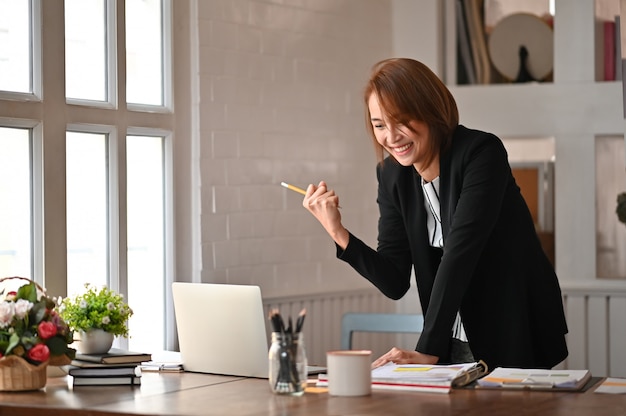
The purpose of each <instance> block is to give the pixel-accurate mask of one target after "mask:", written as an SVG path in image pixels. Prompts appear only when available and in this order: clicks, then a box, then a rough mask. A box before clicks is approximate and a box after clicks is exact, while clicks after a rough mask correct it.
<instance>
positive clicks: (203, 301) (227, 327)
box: [172, 282, 269, 378]
mask: <svg viewBox="0 0 626 416" xmlns="http://www.w3.org/2000/svg"><path fill="white" fill-rule="evenodd" d="M172 293H173V296H174V311H175V314H176V325H177V327H178V342H179V346H180V355H181V359H182V362H183V367H184V368H185V371H192V372H200V373H213V374H225V375H231V376H244V377H258V378H268V375H269V364H268V340H267V333H266V332H265V316H264V315H265V313H264V312H263V303H262V300H261V289H260V288H259V287H258V286H248V285H227V284H213V283H182V282H176V283H173V284H172Z"/></svg>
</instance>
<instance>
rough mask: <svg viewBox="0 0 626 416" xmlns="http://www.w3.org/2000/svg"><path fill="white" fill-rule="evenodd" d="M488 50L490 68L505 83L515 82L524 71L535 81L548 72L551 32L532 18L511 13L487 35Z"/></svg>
mask: <svg viewBox="0 0 626 416" xmlns="http://www.w3.org/2000/svg"><path fill="white" fill-rule="evenodd" d="M488 49H489V56H490V58H491V62H492V63H493V66H494V67H495V69H496V70H497V71H498V72H499V73H500V74H501V75H502V76H504V77H505V78H506V79H508V80H511V81H515V80H517V79H518V76H519V75H520V70H522V71H523V70H524V69H525V70H526V72H527V74H528V75H530V77H532V79H533V80H536V81H543V80H545V79H546V78H548V77H549V76H550V74H551V73H552V67H553V55H554V44H553V31H552V28H551V27H550V25H548V23H546V22H545V21H544V20H542V19H541V18H540V17H538V16H536V15H533V14H529V13H514V14H511V15H508V16H506V17H504V18H503V19H502V20H500V21H499V22H498V23H497V24H496V26H495V27H494V28H493V31H492V32H491V35H490V36H489V41H488Z"/></svg>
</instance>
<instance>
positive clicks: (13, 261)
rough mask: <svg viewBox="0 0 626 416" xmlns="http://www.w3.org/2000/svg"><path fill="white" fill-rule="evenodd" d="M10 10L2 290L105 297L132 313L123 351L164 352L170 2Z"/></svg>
mask: <svg viewBox="0 0 626 416" xmlns="http://www.w3.org/2000/svg"><path fill="white" fill-rule="evenodd" d="M0 10H1V11H2V12H1V13H0V200H1V201H3V203H2V204H0V228H1V229H2V230H3V231H2V233H0V277H2V276H14V275H20V276H27V277H31V278H33V279H34V280H36V281H38V282H39V283H42V284H45V286H46V288H47V290H48V292H49V293H50V294H51V295H53V296H57V295H72V294H74V293H76V292H79V291H82V290H83V285H84V284H85V283H92V284H95V285H108V286H109V287H111V288H113V289H115V290H118V291H119V292H121V293H122V294H124V295H125V296H126V298H127V300H128V303H129V304H130V306H131V307H132V309H133V310H134V311H135V315H134V317H133V318H131V322H130V327H131V338H130V340H129V341H128V342H127V341H125V340H118V345H119V346H122V347H127V348H131V349H143V350H148V349H149V350H151V351H152V350H155V349H159V348H165V347H166V345H165V337H166V334H165V329H164V328H163V327H164V325H158V324H157V325H155V323H160V322H163V323H165V322H166V321H167V320H166V319H165V316H166V304H167V302H166V297H167V290H168V285H167V283H168V282H170V281H171V280H172V275H171V274H172V273H171V270H173V267H172V263H173V261H174V259H173V257H172V250H167V246H168V244H166V241H168V239H169V241H171V240H172V234H173V233H172V226H171V224H173V213H172V209H171V206H172V202H171V201H172V195H170V194H169V193H168V192H167V189H171V187H170V186H168V185H167V184H168V183H171V181H172V179H171V177H172V172H173V169H172V160H171V159H172V158H171V153H172V152H171V137H172V136H173V134H174V133H175V132H174V127H173V126H174V125H175V123H174V114H173V111H172V105H171V97H172V96H173V91H172V88H173V82H172V80H171V78H170V74H171V73H172V71H171V68H170V66H171V58H170V57H171V53H170V52H171V39H170V34H171V33H172V32H171V25H172V23H171V20H172V11H171V0H64V1H48V0H0ZM62 27H64V28H65V32H64V33H59V32H58V31H57V30H55V29H54V28H62ZM119 45H126V48H124V47H120V46H119ZM58 51H65V57H64V58H65V59H61V60H59V56H58V53H57V52H58ZM39 86H41V88H39ZM40 92H41V94H40ZM42 97H45V100H43V99H42ZM15 104H17V106H16V105H15ZM42 110H45V111H42ZM7 201H10V203H7ZM168 270H170V272H168ZM155 326H157V327H160V328H159V330H157V331H154V330H152V329H153V328H154V327H155ZM148 329H150V330H148Z"/></svg>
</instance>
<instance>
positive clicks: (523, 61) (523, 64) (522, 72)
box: [515, 45, 536, 83]
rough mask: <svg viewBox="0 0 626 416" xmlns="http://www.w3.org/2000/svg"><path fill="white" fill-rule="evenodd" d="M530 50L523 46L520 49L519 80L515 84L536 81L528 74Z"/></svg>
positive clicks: (516, 79)
mask: <svg viewBox="0 0 626 416" xmlns="http://www.w3.org/2000/svg"><path fill="white" fill-rule="evenodd" d="M527 65H528V49H526V46H524V45H522V46H520V47H519V71H518V72H517V78H515V82H517V83H520V82H531V81H536V79H535V78H533V76H532V75H531V74H530V72H528V67H527Z"/></svg>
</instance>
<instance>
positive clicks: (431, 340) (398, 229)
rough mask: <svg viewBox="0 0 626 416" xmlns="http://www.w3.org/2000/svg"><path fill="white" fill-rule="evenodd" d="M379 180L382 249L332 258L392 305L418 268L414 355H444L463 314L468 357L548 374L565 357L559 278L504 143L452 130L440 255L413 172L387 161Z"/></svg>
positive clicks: (355, 245) (354, 242) (443, 172)
mask: <svg viewBox="0 0 626 416" xmlns="http://www.w3.org/2000/svg"><path fill="white" fill-rule="evenodd" d="M377 174H378V205H379V210H380V219H379V223H378V248H377V250H376V251H375V250H373V249H371V248H370V247H368V246H367V245H366V244H365V243H363V242H362V241H361V240H359V239H358V238H356V237H355V236H354V235H350V241H349V244H348V246H347V247H346V250H345V251H343V250H341V249H340V248H339V247H337V256H338V257H339V258H340V259H342V260H344V261H346V262H348V263H349V264H350V265H352V267H354V268H355V269H356V270H357V271H358V272H359V273H360V274H361V275H363V276H364V277H365V278H367V279H368V280H369V281H371V282H372V283H373V284H374V285H375V286H376V287H377V288H378V289H379V290H380V291H381V292H382V293H384V294H385V295H386V296H388V297H390V298H392V299H399V298H401V297H402V296H404V294H405V293H406V292H407V290H408V289H409V285H410V277H411V266H413V267H414V271H415V276H416V281H417V288H418V292H419V297H420V303H421V307H422V311H423V313H424V330H423V332H422V334H421V336H420V339H419V341H418V343H417V346H416V351H419V352H422V353H426V354H431V355H436V356H439V357H442V358H443V357H447V356H448V354H449V351H448V348H449V341H450V336H451V328H452V324H453V323H454V319H455V317H456V313H457V311H460V313H461V317H462V320H463V324H464V326H465V332H466V334H467V337H468V340H469V343H470V348H471V350H472V352H473V354H474V357H475V358H476V359H477V360H478V359H482V360H485V362H486V363H487V364H488V365H489V366H490V367H491V368H495V367H496V366H509V367H524V368H551V367H553V366H554V365H556V364H558V363H559V362H561V361H562V360H564V359H565V357H567V346H566V342H565V334H566V333H567V324H566V321H565V314H564V311H563V302H562V297H561V289H560V287H559V283H558V279H557V277H556V274H555V272H554V268H553V267H552V265H551V263H550V261H549V260H548V258H547V257H546V255H545V253H544V252H543V250H542V247H541V244H540V242H539V239H538V237H537V234H536V232H535V228H534V224H533V220H532V217H531V215H530V212H529V210H528V207H527V205H526V203H525V201H524V199H523V198H522V196H521V194H520V190H519V187H518V186H517V185H516V183H515V180H514V178H513V175H512V173H511V168H510V166H509V163H508V159H507V154H506V150H505V149H504V146H503V144H502V142H501V141H500V139H498V138H497V137H496V136H494V135H492V134H489V133H485V132H482V131H478V130H470V129H467V128H465V127H463V126H458V127H457V129H456V130H455V133H454V137H453V140H452V145H451V147H450V149H449V150H447V151H446V152H445V153H443V154H442V155H441V157H440V175H439V181H440V182H439V186H440V189H439V191H440V206H441V217H442V229H443V241H444V249H443V256H441V257H439V256H440V253H441V252H439V254H437V253H436V251H437V250H435V249H433V248H432V247H431V246H430V245H429V242H428V236H427V235H428V231H427V227H426V210H425V208H424V197H423V192H422V187H421V182H420V181H421V178H420V176H419V174H418V173H417V171H416V170H415V168H414V167H413V166H410V167H404V166H401V165H400V164H399V163H397V162H396V161H395V159H393V158H392V157H388V158H386V159H385V161H384V162H383V163H382V165H379V166H378V167H377Z"/></svg>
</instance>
